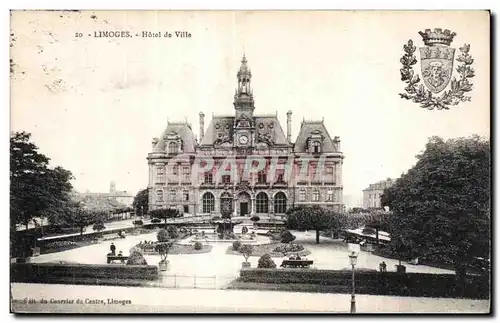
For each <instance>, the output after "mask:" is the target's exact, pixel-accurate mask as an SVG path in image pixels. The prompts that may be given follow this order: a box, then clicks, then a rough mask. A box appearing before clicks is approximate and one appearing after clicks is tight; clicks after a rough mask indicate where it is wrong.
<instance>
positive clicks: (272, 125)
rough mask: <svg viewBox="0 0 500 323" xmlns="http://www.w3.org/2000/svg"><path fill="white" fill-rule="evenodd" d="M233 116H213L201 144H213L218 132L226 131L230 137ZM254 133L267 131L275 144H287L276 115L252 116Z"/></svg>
mask: <svg viewBox="0 0 500 323" xmlns="http://www.w3.org/2000/svg"><path fill="white" fill-rule="evenodd" d="M234 118H235V117H234V116H214V117H213V118H212V120H211V121H210V124H209V125H208V127H207V130H206V131H205V134H204V136H203V140H202V141H201V145H213V144H214V141H215V140H216V139H217V137H218V133H220V132H224V133H228V134H229V135H230V136H231V137H232V134H233V127H234ZM253 121H254V126H255V133H256V134H259V133H268V134H269V135H270V137H271V139H272V140H273V141H274V144H275V145H288V144H289V143H288V141H287V139H286V135H285V133H284V132H283V128H282V127H281V124H280V122H279V120H278V118H277V117H276V115H255V116H254V117H253Z"/></svg>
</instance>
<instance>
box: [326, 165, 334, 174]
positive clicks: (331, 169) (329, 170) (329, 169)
mask: <svg viewBox="0 0 500 323" xmlns="http://www.w3.org/2000/svg"><path fill="white" fill-rule="evenodd" d="M326 173H327V174H333V167H332V166H327V167H326Z"/></svg>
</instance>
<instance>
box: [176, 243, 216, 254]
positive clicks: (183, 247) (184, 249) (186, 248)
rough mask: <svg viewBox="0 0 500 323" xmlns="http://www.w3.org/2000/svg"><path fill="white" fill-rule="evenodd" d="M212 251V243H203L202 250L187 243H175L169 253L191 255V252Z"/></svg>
mask: <svg viewBox="0 0 500 323" xmlns="http://www.w3.org/2000/svg"><path fill="white" fill-rule="evenodd" d="M210 251H212V246H211V245H203V246H202V248H201V249H200V250H196V249H195V248H194V246H193V245H187V244H178V243H174V245H173V246H172V248H171V249H170V251H169V252H168V254H169V255H191V254H198V253H209V252H210Z"/></svg>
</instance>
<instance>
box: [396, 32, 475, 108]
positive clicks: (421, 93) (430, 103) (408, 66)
mask: <svg viewBox="0 0 500 323" xmlns="http://www.w3.org/2000/svg"><path fill="white" fill-rule="evenodd" d="M419 34H420V35H421V36H422V40H423V42H424V44H425V47H420V48H419V55H420V70H421V73H422V80H423V84H422V83H421V79H420V76H419V74H416V73H415V72H414V71H413V65H415V64H417V59H416V57H415V55H414V53H415V51H416V47H415V46H414V45H413V41H412V40H411V39H410V40H408V43H407V44H406V45H404V46H403V50H404V51H405V54H404V55H403V57H401V64H403V67H402V68H401V80H402V81H404V82H405V83H406V84H407V86H406V87H405V91H406V93H400V94H399V95H400V96H401V97H402V98H404V99H407V100H411V101H412V102H415V103H418V104H420V106H421V107H422V108H427V109H429V110H433V109H438V110H443V109H445V110H447V109H449V108H450V106H456V105H458V104H459V103H460V102H466V101H470V99H471V98H470V96H466V95H465V94H466V93H467V92H470V91H471V90H472V83H471V82H470V79H471V78H472V77H474V69H473V68H472V67H471V65H472V63H473V62H474V59H473V58H472V56H470V54H469V50H470V45H468V44H464V45H463V46H462V47H460V53H459V54H458V55H457V56H458V57H456V59H455V48H452V47H450V45H451V42H452V41H453V38H454V37H455V36H456V33H454V32H451V31H449V30H448V29H445V30H444V31H443V30H442V29H441V28H435V29H434V31H431V30H430V29H426V30H425V32H419ZM454 60H456V62H457V63H458V66H457V68H456V72H457V73H458V76H459V79H458V80H457V79H456V77H453V76H452V74H453V63H454ZM450 81H451V82H450ZM448 85H450V87H449V89H448V90H446V89H447V88H448Z"/></svg>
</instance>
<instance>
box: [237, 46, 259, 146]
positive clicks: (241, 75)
mask: <svg viewBox="0 0 500 323" xmlns="http://www.w3.org/2000/svg"><path fill="white" fill-rule="evenodd" d="M237 77H238V87H237V88H236V91H235V94H234V103H233V104H234V109H235V112H236V113H235V118H234V132H233V133H234V140H233V142H234V144H235V146H236V147H250V146H251V145H252V142H253V132H254V129H255V127H254V121H253V111H254V110H255V106H254V100H253V91H252V87H251V79H252V72H251V71H250V68H248V65H247V58H246V57H245V55H243V58H242V59H241V66H240V69H239V71H238V74H237Z"/></svg>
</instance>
